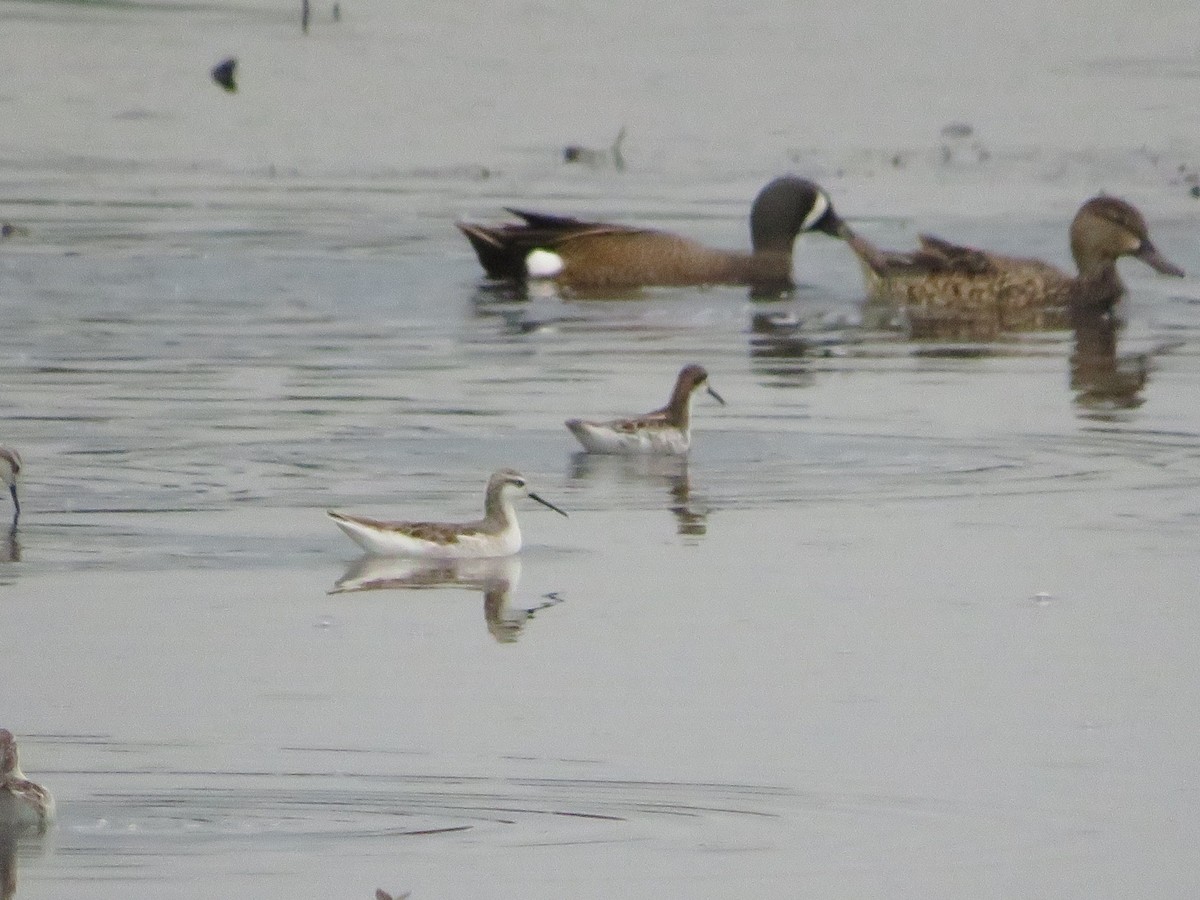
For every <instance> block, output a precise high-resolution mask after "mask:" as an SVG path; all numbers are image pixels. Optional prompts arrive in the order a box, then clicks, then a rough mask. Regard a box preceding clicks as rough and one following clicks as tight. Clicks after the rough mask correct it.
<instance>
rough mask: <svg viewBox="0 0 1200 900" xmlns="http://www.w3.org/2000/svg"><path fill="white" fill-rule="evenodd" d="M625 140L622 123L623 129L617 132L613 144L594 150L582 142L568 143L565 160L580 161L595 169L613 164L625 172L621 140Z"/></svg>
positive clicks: (565, 149) (615, 167) (564, 153)
mask: <svg viewBox="0 0 1200 900" xmlns="http://www.w3.org/2000/svg"><path fill="white" fill-rule="evenodd" d="M624 140H625V126H624V125H622V126H621V130H620V131H618V132H617V137H616V140H614V141H613V142H612V146H611V147H607V148H606V149H604V150H593V149H592V148H591V147H584V146H583V145H582V144H568V145H567V146H566V147H564V148H563V162H565V163H579V164H580V165H584V166H590V167H592V168H594V169H599V168H603V167H604V166H607V165H612V167H613V168H614V169H616V170H617V171H618V172H623V171H625V157H624V156H622V155H621V142H622V141H624Z"/></svg>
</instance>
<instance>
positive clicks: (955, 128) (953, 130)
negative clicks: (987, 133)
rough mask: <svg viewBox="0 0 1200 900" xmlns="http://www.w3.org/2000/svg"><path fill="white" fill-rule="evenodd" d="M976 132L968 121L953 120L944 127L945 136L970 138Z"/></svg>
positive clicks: (943, 133)
mask: <svg viewBox="0 0 1200 900" xmlns="http://www.w3.org/2000/svg"><path fill="white" fill-rule="evenodd" d="M974 133H975V129H974V128H972V127H971V126H970V125H968V124H967V123H966V122H951V123H949V124H948V125H946V126H945V127H944V128H942V137H944V138H969V137H970V136H971V135H973V134H974Z"/></svg>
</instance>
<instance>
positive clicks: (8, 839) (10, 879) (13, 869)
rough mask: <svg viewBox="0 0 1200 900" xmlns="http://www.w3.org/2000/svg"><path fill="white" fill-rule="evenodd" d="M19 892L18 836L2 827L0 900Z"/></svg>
mask: <svg viewBox="0 0 1200 900" xmlns="http://www.w3.org/2000/svg"><path fill="white" fill-rule="evenodd" d="M16 893H17V836H16V834H15V833H9V832H8V831H5V830H3V829H0V900H10V898H11V897H15V896H16Z"/></svg>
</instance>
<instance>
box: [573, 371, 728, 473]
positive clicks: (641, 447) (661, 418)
mask: <svg viewBox="0 0 1200 900" xmlns="http://www.w3.org/2000/svg"><path fill="white" fill-rule="evenodd" d="M699 388H704V389H705V391H707V392H708V394H709V395H710V396H712V398H713V399H715V400H716V401H717V402H718V403H720V404H721V405H722V406H724V405H725V401H724V400H723V399H721V395H720V394H718V393H717V392H716V391H715V390H713V388H712V386H711V385H710V384H709V383H708V372H706V371H705V370H704V367H703V366H697V365H694V364H693V365H688V366H684V367H683V368H682V369H680V371H679V377H678V378H676V379H675V388H674V389H673V390H672V391H671V399H670V400H668V401H667V405H666V406H664V407H663V408H662V409H656V410H655V411H654V412H649V413H646V414H645V415H644V416H635V417H633V418H631V419H612V420H611V421H607V422H585V421H584V420H583V419H567V422H566V425H567V428H569V429H571V433H572V434H573V435H575V437H576V438H578V439H579V443H581V444H583V446H584V449H586V450H588V451H589V452H591V453H626V454H636V453H660V454H680V453H687V452H688V448H689V447H691V445H692V398H693V397H694V396H695V393H696V391H697V390H698V389H699Z"/></svg>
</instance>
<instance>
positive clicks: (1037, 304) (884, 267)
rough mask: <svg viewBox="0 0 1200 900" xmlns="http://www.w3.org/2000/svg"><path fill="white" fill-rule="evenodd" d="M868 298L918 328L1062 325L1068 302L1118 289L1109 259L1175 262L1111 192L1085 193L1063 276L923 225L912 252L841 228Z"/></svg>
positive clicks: (1164, 266) (955, 332) (1165, 269)
mask: <svg viewBox="0 0 1200 900" xmlns="http://www.w3.org/2000/svg"><path fill="white" fill-rule="evenodd" d="M846 240H847V243H849V244H850V246H851V248H852V249H853V250H854V252H855V254H856V255H857V256H858V259H859V262H860V263H861V265H862V269H863V273H864V277H865V279H866V284H867V293H868V296H869V297H870V299H871V300H873V301H876V302H881V303H886V304H889V305H894V306H896V307H899V308H902V309H903V310H904V312H905V313H906V315H907V317H908V319H909V322H910V325H911V327H912V329H913V332H914V334H915V335H917V336H934V337H967V338H979V339H988V338H991V337H994V336H996V335H997V334H1000V333H1003V332H1012V331H1034V330H1042V329H1048V328H1063V327H1066V326H1067V324H1068V316H1069V312H1070V311H1071V310H1083V309H1088V310H1094V311H1097V312H1107V311H1109V310H1111V309H1112V307H1113V306H1114V305H1115V304H1116V303H1117V301H1118V300H1120V298H1121V296H1122V294H1123V293H1124V291H1125V287H1124V285H1123V284H1122V283H1121V279H1120V276H1119V275H1118V274H1117V268H1116V261H1117V259H1118V258H1120V257H1122V256H1133V257H1136V258H1137V259H1140V260H1142V261H1143V262H1144V263H1146V264H1147V265H1149V266H1151V267H1152V268H1154V269H1155V270H1157V271H1159V272H1162V273H1164V274H1167V275H1176V276H1180V275H1183V271H1182V270H1180V269H1179V268H1178V267H1176V266H1174V265H1173V264H1172V263H1170V262H1168V261H1167V260H1166V259H1164V258H1163V257H1162V256H1161V254H1159V253H1158V251H1157V250H1156V249H1155V248H1154V245H1153V244H1152V243H1151V242H1150V238H1149V235H1148V232H1147V229H1146V224H1145V220H1144V219H1143V218H1142V216H1141V214H1140V213H1139V212H1138V211H1137V210H1136V209H1134V208H1133V207H1132V206H1131V205H1130V204H1128V203H1126V202H1125V201H1123V200H1118V199H1116V198H1115V197H1094V198H1093V199H1091V200H1089V201H1088V202H1087V203H1085V204H1084V205H1083V206H1082V207H1081V208H1080V210H1079V212H1078V213H1077V214H1076V216H1075V219H1074V221H1073V222H1072V224H1071V252H1072V255H1073V256H1074V258H1075V263H1076V266H1077V268H1078V274H1077V275H1075V276H1071V275H1068V274H1066V273H1065V272H1062V271H1061V270H1059V269H1057V268H1055V267H1054V266H1052V265H1050V264H1048V263H1045V262H1042V261H1041V260H1038V259H1026V258H1022V257H1012V256H1003V255H1000V254H995V253H988V252H986V251H983V250H976V249H974V248H972V247H963V246H959V245H957V244H951V243H949V242H947V241H943V240H940V239H938V238H934V237H929V236H925V235H923V236H922V237H921V239H920V247H919V248H918V249H917V250H915V251H913V252H912V253H895V252H890V251H884V250H880V249H878V248H877V247H875V246H874V245H873V244H871V243H870V242H869V241H867V240H866V239H865V238H863V237H861V236H860V235H857V234H849V235H848V236H847V238H846Z"/></svg>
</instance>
